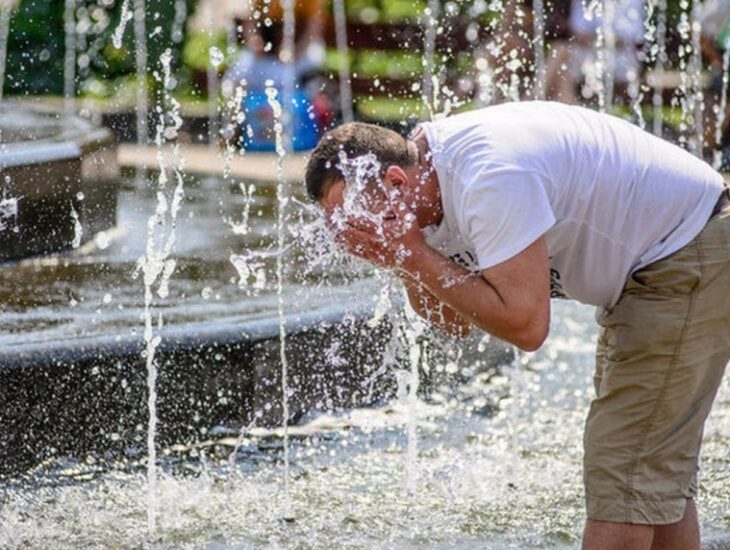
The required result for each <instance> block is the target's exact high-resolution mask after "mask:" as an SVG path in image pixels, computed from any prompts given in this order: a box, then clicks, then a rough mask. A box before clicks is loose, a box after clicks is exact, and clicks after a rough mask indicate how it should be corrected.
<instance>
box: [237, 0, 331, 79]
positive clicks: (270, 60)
mask: <svg viewBox="0 0 730 550" xmlns="http://www.w3.org/2000/svg"><path fill="white" fill-rule="evenodd" d="M292 1H293V2H294V17H295V20H296V29H295V46H294V59H293V64H294V75H295V80H296V81H300V80H301V79H302V78H304V77H306V76H308V75H310V74H312V73H316V72H317V71H318V70H319V68H320V67H321V66H322V64H323V62H324V38H323V34H324V17H325V8H326V6H325V3H324V1H323V0H292ZM243 2H245V4H246V5H247V8H248V10H247V11H248V13H247V15H246V16H245V17H243V22H242V24H241V27H242V32H243V39H244V45H245V48H244V50H242V51H241V53H240V54H239V55H238V57H237V58H236V59H235V60H234V61H233V63H231V66H230V68H229V69H228V71H227V72H226V75H225V77H224V88H227V89H229V90H230V89H231V88H232V87H233V86H235V85H236V84H237V83H238V82H240V81H241V80H245V81H246V87H247V89H249V90H264V89H265V87H266V82H267V81H268V80H273V81H274V85H275V86H276V87H277V88H281V87H282V86H283V85H284V82H285V79H286V78H287V70H288V69H287V67H286V64H287V62H288V61H289V60H287V59H284V56H285V55H286V52H284V51H283V40H284V12H283V9H282V6H281V2H280V1H279V0H272V1H270V2H265V1H264V0H243Z"/></svg>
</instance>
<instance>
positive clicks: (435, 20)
mask: <svg viewBox="0 0 730 550" xmlns="http://www.w3.org/2000/svg"><path fill="white" fill-rule="evenodd" d="M440 15H441V4H440V2H439V0H428V5H427V6H426V8H425V9H424V11H423V18H424V26H425V28H426V33H425V36H424V46H423V61H422V64H423V82H422V84H421V90H422V97H423V102H424V103H425V104H426V106H427V108H428V111H429V113H431V115H432V116H433V113H434V112H436V111H438V86H439V78H438V75H437V74H436V59H435V58H436V36H437V32H438V24H439V16H440Z"/></svg>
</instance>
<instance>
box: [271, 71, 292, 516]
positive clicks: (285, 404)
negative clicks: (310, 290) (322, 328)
mask: <svg viewBox="0 0 730 550" xmlns="http://www.w3.org/2000/svg"><path fill="white" fill-rule="evenodd" d="M277 96H278V92H277V90H276V88H274V87H273V82H269V83H267V86H266V97H267V99H268V102H269V105H270V106H271V109H272V111H273V113H274V133H275V136H276V155H277V159H276V205H277V217H276V244H277V254H276V298H277V299H276V304H277V313H278V317H279V360H280V361H281V410H282V429H283V432H284V480H283V481H284V502H283V506H282V514H283V515H282V517H283V518H284V519H286V520H290V519H293V515H292V509H291V498H290V491H289V485H290V480H289V362H288V358H287V355H286V317H285V311H284V251H285V247H286V232H285V225H286V205H287V202H288V198H287V195H286V191H285V186H286V180H285V178H284V159H285V157H286V149H285V147H284V126H283V122H282V116H283V114H282V107H281V103H280V102H279V100H278V99H277Z"/></svg>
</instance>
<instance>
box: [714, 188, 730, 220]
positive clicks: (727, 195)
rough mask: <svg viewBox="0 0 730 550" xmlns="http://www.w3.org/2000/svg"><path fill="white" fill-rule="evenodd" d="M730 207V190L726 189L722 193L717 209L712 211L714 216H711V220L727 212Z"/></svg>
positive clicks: (718, 199)
mask: <svg viewBox="0 0 730 550" xmlns="http://www.w3.org/2000/svg"><path fill="white" fill-rule="evenodd" d="M728 206H730V188H727V187H726V188H725V189H724V190H723V192H722V193H720V196H719V197H718V198H717V202H716V203H715V208H713V209H712V214H710V219H712V218H714V217H715V216H717V215H718V214H719V213H720V212H722V211H723V210H725V209H726V208H727V207H728Z"/></svg>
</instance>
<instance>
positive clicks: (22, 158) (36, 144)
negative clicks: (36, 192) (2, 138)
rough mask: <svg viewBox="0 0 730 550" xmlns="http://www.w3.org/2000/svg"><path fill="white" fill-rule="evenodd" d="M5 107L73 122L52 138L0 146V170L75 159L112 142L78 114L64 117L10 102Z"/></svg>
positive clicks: (107, 133)
mask: <svg viewBox="0 0 730 550" xmlns="http://www.w3.org/2000/svg"><path fill="white" fill-rule="evenodd" d="M4 103H5V104H6V105H7V106H8V108H13V109H18V110H22V111H25V112H28V113H31V114H35V115H38V116H43V117H49V116H50V117H56V118H57V119H58V120H59V121H62V120H63V119H64V117H65V118H66V119H67V120H69V121H73V124H70V126H71V127H70V128H69V129H61V131H60V132H59V133H58V134H56V135H54V136H53V137H52V138H43V139H37V140H26V141H18V142H11V143H0V168H2V169H7V168H15V167H19V166H32V165H38V164H46V163H53V162H60V161H66V160H76V159H79V158H81V157H82V156H83V155H85V154H87V153H89V152H92V151H95V150H97V149H100V148H103V147H106V146H109V145H110V144H112V143H114V142H115V140H114V137H113V134H112V132H111V131H110V130H109V129H107V128H100V127H97V126H95V125H94V124H92V123H91V122H90V121H89V120H87V119H85V118H83V117H80V116H78V115H67V114H65V113H63V112H60V111H58V110H57V109H53V108H51V107H49V106H44V105H39V104H34V105H28V103H26V102H21V101H17V100H10V101H5V102H4Z"/></svg>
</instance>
